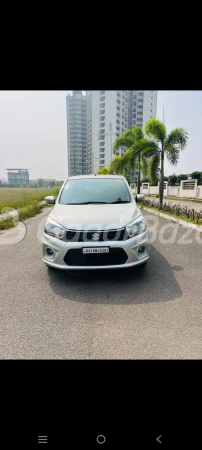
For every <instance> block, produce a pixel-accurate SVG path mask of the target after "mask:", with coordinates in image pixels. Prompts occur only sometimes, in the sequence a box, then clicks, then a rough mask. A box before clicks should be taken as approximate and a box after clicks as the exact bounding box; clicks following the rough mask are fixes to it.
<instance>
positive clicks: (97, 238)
mask: <svg viewBox="0 0 202 450" xmlns="http://www.w3.org/2000/svg"><path fill="white" fill-rule="evenodd" d="M99 239H100V235H99V234H98V233H93V235H92V240H93V241H99Z"/></svg>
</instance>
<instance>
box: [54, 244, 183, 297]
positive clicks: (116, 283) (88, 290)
mask: <svg viewBox="0 0 202 450" xmlns="http://www.w3.org/2000/svg"><path fill="white" fill-rule="evenodd" d="M180 270H183V267H181V266H173V267H172V266H170V264H169V263H168V261H167V260H166V259H165V258H164V257H163V256H162V255H161V254H160V253H159V252H158V251H157V250H156V249H155V248H154V247H152V246H151V252H150V259H149V261H148V263H147V265H146V266H139V267H136V268H133V269H119V270H118V269H117V270H103V271H102V270H98V271H97V270H95V271H93V270H92V271H85V272H83V271H80V272H70V271H69V272H66V271H62V270H57V269H56V270H54V269H53V270H50V271H48V276H49V284H50V287H51V289H52V290H53V291H54V292H55V293H56V294H57V295H59V296H61V297H63V298H64V299H68V300H72V301H75V302H81V303H95V304H110V305H127V304H141V303H157V302H165V301H169V300H175V299H177V298H179V297H181V295H182V291H181V289H180V287H179V284H178V283H177V281H176V279H175V276H174V272H175V271H180Z"/></svg>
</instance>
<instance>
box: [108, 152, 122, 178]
mask: <svg viewBox="0 0 202 450" xmlns="http://www.w3.org/2000/svg"><path fill="white" fill-rule="evenodd" d="M120 164H121V156H114V158H112V159H111V161H110V166H109V174H117V175H118V174H119V173H120Z"/></svg>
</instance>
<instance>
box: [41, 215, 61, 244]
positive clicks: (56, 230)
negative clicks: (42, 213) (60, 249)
mask: <svg viewBox="0 0 202 450" xmlns="http://www.w3.org/2000/svg"><path fill="white" fill-rule="evenodd" d="M44 233H46V234H49V235H50V236H53V237H55V238H57V239H62V238H63V236H64V233H65V228H64V227H62V226H61V225H59V224H58V223H57V222H55V220H53V219H51V218H50V217H49V218H48V220H47V222H46V224H45V227H44Z"/></svg>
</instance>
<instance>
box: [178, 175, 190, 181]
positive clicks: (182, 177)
mask: <svg viewBox="0 0 202 450" xmlns="http://www.w3.org/2000/svg"><path fill="white" fill-rule="evenodd" d="M182 180H188V177H187V175H183V174H181V175H179V176H178V177H177V182H178V183H180V181H182Z"/></svg>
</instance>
